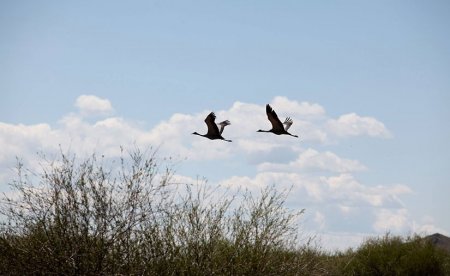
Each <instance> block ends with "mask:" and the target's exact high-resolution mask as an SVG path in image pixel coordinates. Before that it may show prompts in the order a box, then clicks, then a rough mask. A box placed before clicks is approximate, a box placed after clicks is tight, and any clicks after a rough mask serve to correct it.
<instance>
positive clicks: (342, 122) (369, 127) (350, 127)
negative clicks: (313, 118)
mask: <svg viewBox="0 0 450 276" xmlns="http://www.w3.org/2000/svg"><path fill="white" fill-rule="evenodd" d="M326 127H327V129H328V131H329V132H330V133H332V134H335V135H337V136H339V137H346V136H360V135H368V136H372V137H382V138H389V137H391V133H390V132H389V130H388V129H387V128H386V127H385V126H384V124H383V123H382V122H380V121H378V120H377V119H375V118H372V117H361V116H359V115H357V114H355V113H350V114H345V115H342V116H340V117H339V118H338V119H329V120H328V123H327V126H326Z"/></svg>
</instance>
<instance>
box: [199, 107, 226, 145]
mask: <svg viewBox="0 0 450 276" xmlns="http://www.w3.org/2000/svg"><path fill="white" fill-rule="evenodd" d="M215 120H216V115H215V114H214V112H211V113H209V115H208V116H207V117H206V119H205V123H206V125H207V126H208V132H207V133H206V134H199V133H197V132H193V133H192V134H195V135H199V136H203V137H206V138H208V139H211V140H216V139H219V140H224V141H227V142H231V140H227V139H225V138H223V137H222V132H223V129H224V128H225V127H226V126H228V125H230V124H231V123H230V121H228V120H225V121H223V122H220V123H219V126H220V130H219V127H218V126H217V125H216V123H215V122H214V121H215Z"/></svg>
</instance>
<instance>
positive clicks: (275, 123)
mask: <svg viewBox="0 0 450 276" xmlns="http://www.w3.org/2000/svg"><path fill="white" fill-rule="evenodd" d="M266 114H267V118H268V119H269V121H270V123H272V129H273V130H276V129H279V130H284V127H283V124H282V123H281V121H280V119H278V116H277V113H275V110H273V109H272V107H271V106H270V105H266Z"/></svg>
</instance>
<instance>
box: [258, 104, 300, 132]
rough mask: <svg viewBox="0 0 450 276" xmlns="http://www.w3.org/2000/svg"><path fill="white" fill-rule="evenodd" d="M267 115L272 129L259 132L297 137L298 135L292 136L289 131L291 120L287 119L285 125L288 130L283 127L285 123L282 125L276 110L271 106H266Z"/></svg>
mask: <svg viewBox="0 0 450 276" xmlns="http://www.w3.org/2000/svg"><path fill="white" fill-rule="evenodd" d="M266 114H267V119H269V121H270V123H271V124H272V129H270V130H262V129H260V130H258V132H272V133H273V134H276V135H290V136H293V137H297V138H298V136H297V135H293V134H290V133H289V132H288V131H287V129H288V128H289V127H290V126H291V125H292V120H291V118H289V117H287V118H286V120H285V121H284V123H285V124H286V128H285V127H284V126H283V123H281V121H280V119H278V115H277V113H276V112H275V110H273V109H272V107H271V106H270V105H266Z"/></svg>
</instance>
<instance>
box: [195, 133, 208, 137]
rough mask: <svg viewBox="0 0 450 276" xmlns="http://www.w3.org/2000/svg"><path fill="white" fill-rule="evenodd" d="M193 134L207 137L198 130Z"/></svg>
mask: <svg viewBox="0 0 450 276" xmlns="http://www.w3.org/2000/svg"><path fill="white" fill-rule="evenodd" d="M192 134H194V135H198V136H203V137H206V136H205V135H203V134H200V133H198V132H193V133H192Z"/></svg>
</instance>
